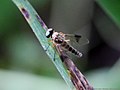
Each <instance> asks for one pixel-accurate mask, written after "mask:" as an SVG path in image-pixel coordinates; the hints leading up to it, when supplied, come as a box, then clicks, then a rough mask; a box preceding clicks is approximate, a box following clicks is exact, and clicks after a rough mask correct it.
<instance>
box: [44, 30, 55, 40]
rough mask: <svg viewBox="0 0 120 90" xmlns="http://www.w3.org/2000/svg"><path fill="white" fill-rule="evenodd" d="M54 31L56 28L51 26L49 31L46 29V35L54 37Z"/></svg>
mask: <svg viewBox="0 0 120 90" xmlns="http://www.w3.org/2000/svg"><path fill="white" fill-rule="evenodd" d="M53 32H54V30H53V29H52V28H49V29H48V30H47V31H46V37H47V38H50V37H51V38H52V35H53Z"/></svg>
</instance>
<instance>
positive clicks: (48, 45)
mask: <svg viewBox="0 0 120 90" xmlns="http://www.w3.org/2000/svg"><path fill="white" fill-rule="evenodd" d="M48 42H53V41H52V40H48ZM49 46H50V43H48V46H47V48H46V49H45V51H47V50H48V48H49Z"/></svg>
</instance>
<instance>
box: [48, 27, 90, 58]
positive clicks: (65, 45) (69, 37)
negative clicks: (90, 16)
mask: <svg viewBox="0 0 120 90" xmlns="http://www.w3.org/2000/svg"><path fill="white" fill-rule="evenodd" d="M46 37H47V38H51V39H52V42H53V44H55V45H56V46H58V45H59V46H60V47H61V48H62V49H63V50H66V51H69V52H70V53H72V54H74V55H75V56H77V57H79V58H80V57H82V53H81V52H80V51H78V50H77V49H75V48H74V47H73V46H72V45H71V43H73V44H79V43H81V44H87V43H89V41H88V40H87V39H86V38H85V39H83V40H82V38H83V37H82V36H81V35H74V34H64V33H62V32H56V31H54V30H53V29H52V28H50V29H48V30H47V32H46Z"/></svg>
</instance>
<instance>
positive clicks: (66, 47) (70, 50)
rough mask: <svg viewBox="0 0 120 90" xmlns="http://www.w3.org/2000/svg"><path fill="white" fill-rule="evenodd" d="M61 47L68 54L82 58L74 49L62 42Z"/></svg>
mask: <svg viewBox="0 0 120 90" xmlns="http://www.w3.org/2000/svg"><path fill="white" fill-rule="evenodd" d="M61 46H62V47H64V48H65V49H67V50H68V51H69V52H71V53H73V54H74V55H76V56H78V57H82V53H80V52H79V51H77V50H76V49H75V48H73V47H72V46H71V45H69V44H68V43H67V42H66V41H63V42H62V43H61Z"/></svg>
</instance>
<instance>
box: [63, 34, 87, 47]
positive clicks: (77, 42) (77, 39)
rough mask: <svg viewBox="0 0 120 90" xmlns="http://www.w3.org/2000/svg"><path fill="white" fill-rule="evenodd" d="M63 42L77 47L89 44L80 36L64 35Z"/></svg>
mask: <svg viewBox="0 0 120 90" xmlns="http://www.w3.org/2000/svg"><path fill="white" fill-rule="evenodd" d="M65 40H70V41H69V42H68V43H70V44H71V45H74V46H77V47H78V46H82V45H85V44H88V43H89V40H88V39H87V38H85V37H83V36H82V35H74V34H65Z"/></svg>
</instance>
